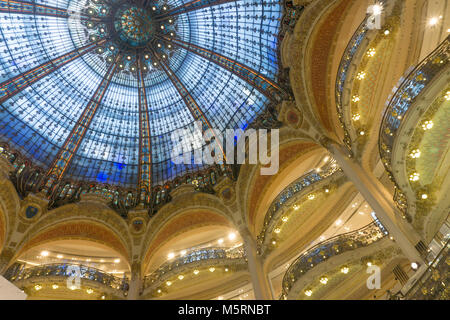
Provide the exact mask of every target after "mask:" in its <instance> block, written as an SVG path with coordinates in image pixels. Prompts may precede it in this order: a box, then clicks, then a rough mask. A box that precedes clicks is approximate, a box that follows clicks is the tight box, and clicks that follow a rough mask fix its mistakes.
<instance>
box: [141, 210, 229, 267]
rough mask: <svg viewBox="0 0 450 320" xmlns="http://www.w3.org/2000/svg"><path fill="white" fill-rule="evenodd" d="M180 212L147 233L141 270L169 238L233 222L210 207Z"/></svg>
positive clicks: (227, 225)
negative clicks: (195, 229) (197, 229)
mask: <svg viewBox="0 0 450 320" xmlns="http://www.w3.org/2000/svg"><path fill="white" fill-rule="evenodd" d="M180 212H181V211H180ZM180 212H177V213H176V214H174V215H173V216H172V217H171V218H169V219H167V220H165V222H164V223H163V224H161V225H158V226H157V229H155V230H154V231H153V232H151V233H148V235H149V236H148V237H147V238H146V239H145V242H144V243H143V247H142V250H143V251H142V257H143V259H142V271H143V272H144V271H146V270H147V269H148V267H149V263H150V260H151V257H152V254H153V253H154V252H156V251H157V250H158V248H160V247H161V246H162V245H163V244H165V243H166V242H168V241H169V240H170V239H173V238H174V237H176V236H178V235H180V234H182V233H183V232H186V231H189V230H192V229H194V228H200V227H204V226H212V225H216V226H226V227H233V223H232V222H231V220H230V219H229V218H228V217H226V216H225V215H223V213H219V212H217V211H216V210H211V208H209V209H208V208H201V207H200V208H188V209H187V210H182V213H181V214H180Z"/></svg>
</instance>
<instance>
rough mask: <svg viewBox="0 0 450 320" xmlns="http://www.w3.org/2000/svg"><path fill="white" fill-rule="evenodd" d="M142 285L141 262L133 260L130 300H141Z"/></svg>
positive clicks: (129, 291) (129, 290)
mask: <svg viewBox="0 0 450 320" xmlns="http://www.w3.org/2000/svg"><path fill="white" fill-rule="evenodd" d="M141 286H142V276H141V264H140V263H139V262H133V264H132V265H131V277H130V287H129V289H128V300H139V298H140V297H139V296H140V290H141Z"/></svg>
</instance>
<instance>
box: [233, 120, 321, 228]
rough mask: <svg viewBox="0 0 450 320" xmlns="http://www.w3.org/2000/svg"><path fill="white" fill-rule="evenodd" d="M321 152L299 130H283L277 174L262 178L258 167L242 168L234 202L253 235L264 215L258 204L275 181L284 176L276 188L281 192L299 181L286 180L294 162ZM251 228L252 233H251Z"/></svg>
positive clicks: (317, 145)
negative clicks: (282, 181) (281, 183)
mask: <svg viewBox="0 0 450 320" xmlns="http://www.w3.org/2000/svg"><path fill="white" fill-rule="evenodd" d="M320 149H323V148H322V147H321V146H320V145H319V144H318V143H316V142H314V141H313V140H312V139H311V138H310V137H308V136H306V135H304V134H302V133H301V132H300V131H299V130H295V129H291V128H286V127H284V128H282V129H281V130H280V148H279V163H280V167H279V171H278V173H277V174H276V175H273V176H263V175H261V174H260V165H248V164H246V165H243V166H242V168H241V172H240V174H239V179H238V181H237V183H236V194H237V195H238V199H237V201H238V206H239V207H240V210H241V214H242V216H243V219H244V221H246V223H247V226H248V227H249V228H250V230H251V231H252V232H255V230H256V229H258V227H260V226H261V225H262V221H263V220H264V217H262V218H261V219H259V218H260V217H259V216H260V214H262V215H265V211H264V210H263V211H264V212H262V211H261V210H262V209H261V210H260V208H258V207H259V206H260V204H261V203H260V201H261V199H262V198H264V196H265V195H266V194H267V192H269V191H270V190H271V187H272V186H273V185H274V184H276V185H279V181H277V180H278V179H279V178H280V177H281V176H282V175H283V176H286V177H285V178H284V179H283V180H285V181H284V185H283V186H280V187H279V188H280V191H281V190H282V189H283V188H284V187H285V186H287V185H288V184H289V183H290V182H292V181H294V180H295V179H296V178H298V177H294V176H292V177H288V173H289V172H290V170H291V169H292V166H293V165H295V163H297V162H300V161H302V160H303V161H304V160H305V159H307V158H309V157H310V156H313V155H314V153H315V152H320ZM323 150H324V149H323ZM288 180H289V181H288ZM274 197H275V196H274ZM274 197H273V198H274ZM271 200H273V199H270V200H269V202H270V201H271ZM260 211H261V212H260ZM258 222H259V223H258ZM253 228H254V229H255V230H252V229H253Z"/></svg>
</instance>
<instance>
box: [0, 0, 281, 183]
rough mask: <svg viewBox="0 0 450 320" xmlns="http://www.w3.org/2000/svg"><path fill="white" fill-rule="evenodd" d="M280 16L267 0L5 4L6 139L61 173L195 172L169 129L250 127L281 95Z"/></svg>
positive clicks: (160, 178)
mask: <svg viewBox="0 0 450 320" xmlns="http://www.w3.org/2000/svg"><path fill="white" fill-rule="evenodd" d="M281 18H282V6H281V5H280V3H279V2H277V1H263V0H256V1H255V0H239V1H227V0H218V1H217V0H216V1H214V0H193V1H184V0H183V1H182V0H168V1H151V0H143V1H137V0H136V1H131V0H88V1H86V0H71V1H69V0H36V1H33V2H24V1H23V2H22V1H6V0H3V1H0V31H1V36H0V43H1V46H0V47H1V50H0V64H1V72H0V103H1V108H0V114H1V116H0V137H1V139H3V140H5V142H7V143H8V144H10V145H14V146H15V147H16V148H18V150H20V152H21V153H22V154H23V155H25V156H26V157H27V158H28V159H30V160H31V161H33V163H34V164H36V165H38V166H40V167H42V168H43V169H44V170H47V175H48V176H49V177H51V176H53V177H54V179H56V180H59V179H62V178H63V177H64V178H71V179H72V178H73V179H74V180H86V181H98V182H102V183H109V184H118V185H122V186H126V187H129V186H136V185H138V184H139V185H140V186H141V187H147V188H149V187H151V186H152V185H157V184H161V183H163V182H164V181H166V180H169V179H172V178H174V177H175V176H179V175H182V174H184V173H186V172H188V171H190V170H196V169H198V168H196V167H188V166H186V165H175V164H173V163H172V161H171V160H170V157H171V150H172V142H171V132H172V131H173V130H176V129H178V128H189V129H190V130H191V131H192V130H193V128H194V126H193V125H194V122H195V121H196V120H198V121H202V122H203V125H204V126H208V127H212V128H218V129H221V130H224V129H225V128H245V127H246V126H247V125H248V124H249V123H250V122H251V121H252V120H253V119H254V118H255V117H256V116H257V115H258V114H259V113H260V112H261V111H262V110H263V109H264V108H265V107H266V105H267V104H268V103H269V102H271V101H274V102H276V101H279V100H280V99H281V97H282V95H283V94H284V92H283V90H282V89H281V88H280V87H279V86H278V85H277V84H276V83H277V81H278V73H279V67H278V56H277V51H278V45H279V43H278V38H277V37H278V33H279V29H280V21H281Z"/></svg>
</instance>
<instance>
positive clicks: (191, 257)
mask: <svg viewBox="0 0 450 320" xmlns="http://www.w3.org/2000/svg"><path fill="white" fill-rule="evenodd" d="M206 264H208V265H212V264H214V265H216V266H217V265H225V266H229V267H230V268H232V267H233V266H236V265H237V264H242V265H244V264H245V265H246V254H245V250H244V248H243V246H239V247H236V248H228V249H227V248H205V249H200V250H195V251H192V252H190V253H188V254H186V255H184V256H183V257H180V258H178V259H175V260H173V261H168V262H166V263H164V264H163V265H161V266H160V267H159V268H158V269H156V270H155V271H153V272H152V273H151V274H149V275H147V276H145V278H144V289H146V288H148V287H151V286H153V285H155V284H157V283H160V282H163V281H165V280H167V279H169V278H170V277H172V276H174V275H175V274H177V273H178V272H180V271H182V270H184V269H185V268H186V267H194V266H195V267H199V266H202V265H205V266H206Z"/></svg>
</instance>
